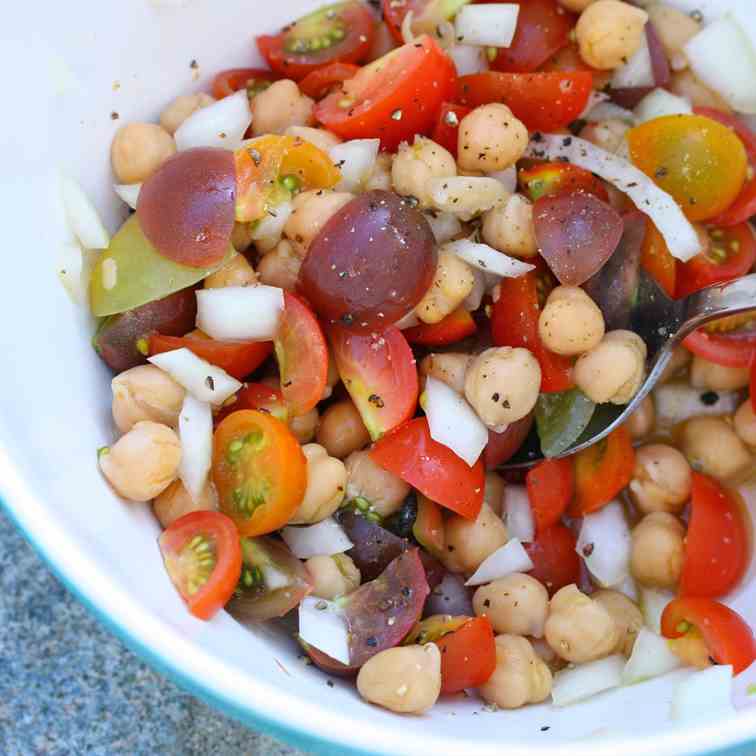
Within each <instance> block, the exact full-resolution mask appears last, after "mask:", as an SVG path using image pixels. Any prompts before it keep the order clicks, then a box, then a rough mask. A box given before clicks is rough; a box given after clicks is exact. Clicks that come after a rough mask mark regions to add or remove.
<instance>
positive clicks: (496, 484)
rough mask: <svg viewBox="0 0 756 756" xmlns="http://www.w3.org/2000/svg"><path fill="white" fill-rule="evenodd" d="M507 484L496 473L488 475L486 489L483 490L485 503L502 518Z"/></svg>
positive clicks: (488, 473)
mask: <svg viewBox="0 0 756 756" xmlns="http://www.w3.org/2000/svg"><path fill="white" fill-rule="evenodd" d="M506 488H507V484H506V483H505V482H504V478H502V477H501V475H497V474H496V473H495V472H487V473H486V487H485V489H484V490H483V501H485V502H486V504H488V506H489V507H491V509H492V510H493V511H494V513H495V514H496V515H498V516H499V517H501V512H502V509H503V508H504V497H505V496H506Z"/></svg>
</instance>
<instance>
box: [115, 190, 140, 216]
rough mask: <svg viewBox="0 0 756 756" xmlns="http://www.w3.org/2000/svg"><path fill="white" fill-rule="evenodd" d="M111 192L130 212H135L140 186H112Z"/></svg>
mask: <svg viewBox="0 0 756 756" xmlns="http://www.w3.org/2000/svg"><path fill="white" fill-rule="evenodd" d="M113 190H114V191H115V193H116V194H117V195H118V196H119V197H120V198H121V199H122V200H123V201H124V202H125V203H126V204H127V205H128V206H129V207H130V208H131V209H132V210H136V207H137V202H138V201H139V192H141V191H142V185H141V184H113Z"/></svg>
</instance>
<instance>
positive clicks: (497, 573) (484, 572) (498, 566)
mask: <svg viewBox="0 0 756 756" xmlns="http://www.w3.org/2000/svg"><path fill="white" fill-rule="evenodd" d="M532 569H533V562H532V561H531V559H530V557H529V556H528V552H527V551H525V549H524V548H523V547H522V544H521V543H520V542H519V540H517V538H511V539H510V540H509V541H507V542H506V543H505V544H504V545H503V546H500V547H499V548H498V549H496V551H494V553H493V554H491V555H490V556H487V557H486V558H485V559H484V560H483V561H482V562H481V564H480V566H479V567H478V569H477V570H475V572H474V573H473V575H472V577H470V578H469V579H468V580H467V581H466V582H465V585H483V584H484V583H490V582H491V581H492V580H498V579H499V578H503V577H506V576H507V575H511V574H512V573H513V572H530V570H532Z"/></svg>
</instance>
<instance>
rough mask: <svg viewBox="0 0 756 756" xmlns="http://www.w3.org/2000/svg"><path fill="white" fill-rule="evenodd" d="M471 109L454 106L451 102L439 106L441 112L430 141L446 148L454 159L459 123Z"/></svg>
mask: <svg viewBox="0 0 756 756" xmlns="http://www.w3.org/2000/svg"><path fill="white" fill-rule="evenodd" d="M471 112H472V109H471V108H467V107H465V106H464V105H456V104H455V103H453V102H445V103H444V104H443V105H442V106H441V112H440V113H439V114H438V120H437V121H436V125H435V126H434V127H433V133H432V134H431V139H433V141H434V142H436V144H440V145H441V146H442V147H446V149H447V150H449V152H451V154H452V155H454V157H457V146H458V145H459V122H460V121H461V120H462V119H463V118H464V117H465V116H466V115H467V114H468V113H471Z"/></svg>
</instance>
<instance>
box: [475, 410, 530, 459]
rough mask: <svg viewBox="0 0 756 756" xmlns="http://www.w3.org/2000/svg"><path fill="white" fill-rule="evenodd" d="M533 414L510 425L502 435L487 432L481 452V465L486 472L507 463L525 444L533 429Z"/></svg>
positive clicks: (490, 431)
mask: <svg viewBox="0 0 756 756" xmlns="http://www.w3.org/2000/svg"><path fill="white" fill-rule="evenodd" d="M533 418H534V413H533V412H529V413H528V414H527V415H525V417H523V418H521V419H520V420H516V421H515V422H514V423H510V424H509V425H508V426H507V429H506V430H505V431H504V432H503V433H496V432H495V431H492V430H491V429H490V428H489V430H488V443H487V444H486V448H485V449H484V450H483V464H484V465H485V466H486V470H494V469H496V468H497V467H498V466H499V465H503V464H504V463H505V462H508V461H509V460H510V459H511V458H512V457H513V456H514V455H515V453H516V452H517V450H518V449H519V448H520V447H521V446H522V445H523V444H524V443H525V439H526V438H527V437H528V434H529V433H530V429H531V428H532V427H533Z"/></svg>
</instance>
